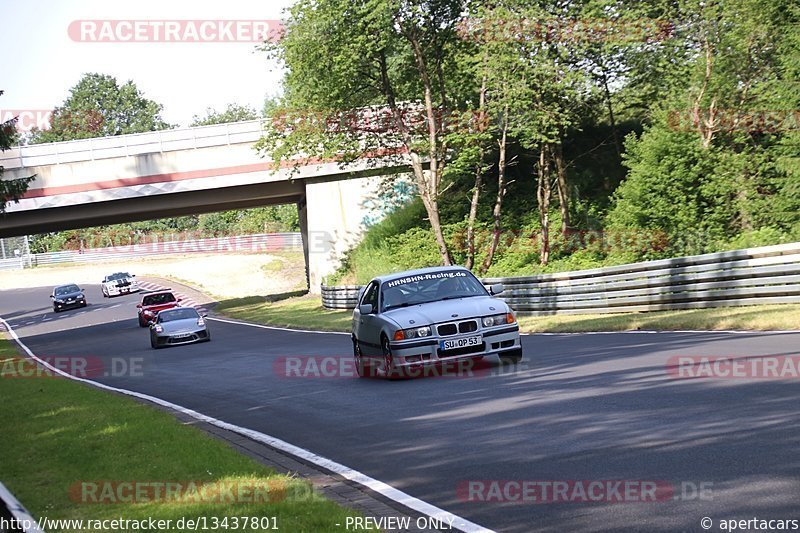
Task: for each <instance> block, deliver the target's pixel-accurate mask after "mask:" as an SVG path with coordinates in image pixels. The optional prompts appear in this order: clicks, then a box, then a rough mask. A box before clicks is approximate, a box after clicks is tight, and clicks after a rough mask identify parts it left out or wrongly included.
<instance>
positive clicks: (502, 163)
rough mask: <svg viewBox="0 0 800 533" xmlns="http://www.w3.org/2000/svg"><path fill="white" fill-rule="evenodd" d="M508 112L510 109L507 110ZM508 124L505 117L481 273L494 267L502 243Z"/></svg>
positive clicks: (499, 143)
mask: <svg viewBox="0 0 800 533" xmlns="http://www.w3.org/2000/svg"><path fill="white" fill-rule="evenodd" d="M505 112H508V109H506V110H505ZM507 135H508V122H507V120H506V117H503V133H502V135H501V136H500V140H499V141H498V142H497V144H498V145H499V148H500V155H499V157H498V160H497V197H496V198H495V201H494V210H493V211H492V218H493V219H494V227H493V228H492V229H493V231H492V242H491V244H490V245H489V252H488V253H487V254H486V259H485V260H484V262H483V266H482V267H481V272H486V271H487V270H489V267H490V266H492V261H493V260H494V254H495V252H496V251H497V245H498V244H499V243H500V232H501V231H502V229H503V227H502V223H501V220H500V215H501V214H502V212H503V199H504V198H505V196H506V144H507V140H508V137H507Z"/></svg>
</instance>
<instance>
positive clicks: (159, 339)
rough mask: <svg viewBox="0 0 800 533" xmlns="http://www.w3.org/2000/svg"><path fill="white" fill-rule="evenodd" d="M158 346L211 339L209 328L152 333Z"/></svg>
mask: <svg viewBox="0 0 800 533" xmlns="http://www.w3.org/2000/svg"><path fill="white" fill-rule="evenodd" d="M151 335H152V337H153V340H154V341H155V344H156V346H177V345H179V344H191V343H193V342H203V341H207V340H209V338H210V337H209V335H208V328H197V329H196V330H193V331H180V332H175V333H151Z"/></svg>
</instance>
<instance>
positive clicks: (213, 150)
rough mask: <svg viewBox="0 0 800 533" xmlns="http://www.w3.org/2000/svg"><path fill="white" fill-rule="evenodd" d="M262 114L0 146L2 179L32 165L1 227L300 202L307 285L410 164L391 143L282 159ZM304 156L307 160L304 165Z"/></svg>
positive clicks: (41, 228) (331, 265) (3, 232)
mask: <svg viewBox="0 0 800 533" xmlns="http://www.w3.org/2000/svg"><path fill="white" fill-rule="evenodd" d="M262 127H263V124H262V121H260V120H252V121H245V122H235V123H230V124H220V125H215V126H201V127H195V128H182V129H174V130H163V131H158V132H149V133H141V134H133V135H120V136H115V137H103V138H95V139H85V140H79V141H68V142H59V143H48V144H41V145H33V146H21V147H17V148H14V149H12V150H9V151H6V152H2V153H0V165H2V166H3V167H5V172H4V175H3V177H4V179H13V178H21V177H25V176H31V175H35V176H36V178H35V180H34V181H33V182H32V183H31V185H30V187H29V189H28V191H27V193H26V194H25V196H24V197H23V198H22V199H21V200H20V202H19V203H10V204H8V206H7V208H6V214H5V215H4V216H3V215H0V237H12V236H19V235H26V234H36V233H44V232H50V231H60V230H65V229H74V228H83V227H92V226H98V225H104V224H116V223H122V222H132V221H138V220H149V219H153V218H160V217H171V216H180V215H189V214H198V213H206V212H214V211H224V210H229V209H244V208H249V207H255V206H265V205H274V204H287V203H296V204H297V206H298V211H299V215H300V226H301V232H302V234H303V248H304V251H305V255H306V265H307V268H308V278H309V287H310V289H311V290H312V291H318V290H319V286H320V282H321V281H322V278H323V277H324V276H326V275H328V274H330V273H332V272H333V271H334V270H335V268H336V267H337V266H338V260H339V258H340V257H341V254H342V253H343V252H344V251H346V250H347V249H349V248H350V247H351V246H352V245H353V244H355V243H356V242H357V240H358V239H359V237H360V235H361V232H362V231H363V224H362V221H363V220H364V219H365V217H370V216H371V217H374V213H372V212H371V208H370V205H369V204H370V202H369V199H370V198H371V197H372V196H373V195H374V193H375V191H376V187H377V183H378V176H380V175H387V174H393V173H398V172H404V171H407V170H408V169H409V165H408V162H407V159H406V158H405V157H402V156H399V155H397V154H392V153H388V152H383V153H376V154H371V156H370V157H365V158H364V159H363V160H360V161H358V162H356V163H354V164H350V165H347V166H343V165H341V164H339V163H337V162H335V161H327V160H318V159H306V160H302V161H293V162H286V163H284V164H281V165H280V166H278V165H276V164H274V163H273V162H272V161H267V160H264V159H262V158H260V157H259V156H258V154H257V153H256V152H255V150H254V149H253V145H254V143H255V142H256V141H257V140H258V139H259V138H260V137H261V135H262V133H263V130H262ZM298 163H300V164H299V165H298Z"/></svg>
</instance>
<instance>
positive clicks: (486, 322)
mask: <svg viewBox="0 0 800 533" xmlns="http://www.w3.org/2000/svg"><path fill="white" fill-rule="evenodd" d="M516 321H517V320H516V319H515V318H514V313H504V314H502V315H491V316H485V317H483V320H482V321H481V322H482V323H483V327H485V328H490V327H492V326H501V325H503V324H513V323H514V322H516Z"/></svg>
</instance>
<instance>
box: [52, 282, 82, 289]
mask: <svg viewBox="0 0 800 533" xmlns="http://www.w3.org/2000/svg"><path fill="white" fill-rule="evenodd" d="M73 286H74V287H78V288H79V289H80V288H81V287H80V285H78V284H77V283H65V284H63V285H56V286H55V287H53V290H56V289H60V288H62V287H73Z"/></svg>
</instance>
